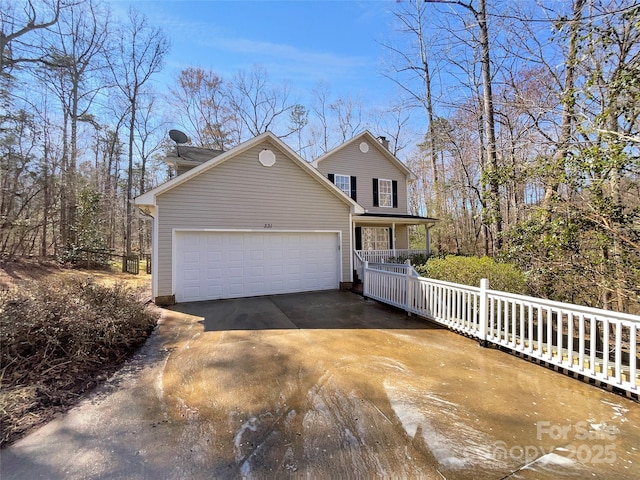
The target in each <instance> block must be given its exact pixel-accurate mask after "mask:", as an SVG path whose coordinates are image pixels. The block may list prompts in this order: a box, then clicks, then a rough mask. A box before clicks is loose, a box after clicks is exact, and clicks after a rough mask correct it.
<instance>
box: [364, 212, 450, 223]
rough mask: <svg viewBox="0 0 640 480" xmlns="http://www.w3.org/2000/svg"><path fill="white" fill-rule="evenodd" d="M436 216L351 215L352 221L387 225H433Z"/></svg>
mask: <svg viewBox="0 0 640 480" xmlns="http://www.w3.org/2000/svg"><path fill="white" fill-rule="evenodd" d="M437 221H438V220H437V219H436V218H429V217H421V216H418V215H393V214H387V213H364V214H362V215H357V216H354V217H353V223H355V224H358V223H362V224H369V225H371V224H380V225H388V224H389V223H395V224H396V225H434V224H435V223H436V222H437Z"/></svg>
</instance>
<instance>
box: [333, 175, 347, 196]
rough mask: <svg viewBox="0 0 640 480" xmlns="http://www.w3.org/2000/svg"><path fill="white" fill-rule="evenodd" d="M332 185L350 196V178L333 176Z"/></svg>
mask: <svg viewBox="0 0 640 480" xmlns="http://www.w3.org/2000/svg"><path fill="white" fill-rule="evenodd" d="M334 178H335V180H334V182H333V183H335V184H336V187H338V188H339V189H340V190H342V191H343V192H344V193H345V194H347V195H348V196H351V177H350V176H348V175H335V177H334Z"/></svg>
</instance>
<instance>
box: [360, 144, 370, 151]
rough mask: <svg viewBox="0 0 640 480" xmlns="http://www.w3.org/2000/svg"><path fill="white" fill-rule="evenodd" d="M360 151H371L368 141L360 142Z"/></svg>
mask: <svg viewBox="0 0 640 480" xmlns="http://www.w3.org/2000/svg"><path fill="white" fill-rule="evenodd" d="M360 151H361V152H362V153H367V152H368V151H369V144H368V143H367V142H362V143H361V144H360Z"/></svg>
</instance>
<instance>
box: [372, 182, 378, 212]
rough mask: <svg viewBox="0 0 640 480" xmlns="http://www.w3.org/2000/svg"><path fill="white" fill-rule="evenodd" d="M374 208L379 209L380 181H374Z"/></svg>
mask: <svg viewBox="0 0 640 480" xmlns="http://www.w3.org/2000/svg"><path fill="white" fill-rule="evenodd" d="M373 206H374V207H378V206H379V203H378V179H377V178H374V179H373Z"/></svg>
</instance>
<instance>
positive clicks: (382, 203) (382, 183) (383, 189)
mask: <svg viewBox="0 0 640 480" xmlns="http://www.w3.org/2000/svg"><path fill="white" fill-rule="evenodd" d="M373 206H374V207H386V208H398V181H397V180H385V179H384V178H374V179H373Z"/></svg>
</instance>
